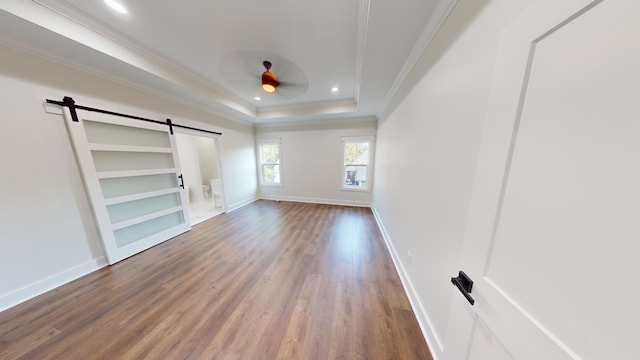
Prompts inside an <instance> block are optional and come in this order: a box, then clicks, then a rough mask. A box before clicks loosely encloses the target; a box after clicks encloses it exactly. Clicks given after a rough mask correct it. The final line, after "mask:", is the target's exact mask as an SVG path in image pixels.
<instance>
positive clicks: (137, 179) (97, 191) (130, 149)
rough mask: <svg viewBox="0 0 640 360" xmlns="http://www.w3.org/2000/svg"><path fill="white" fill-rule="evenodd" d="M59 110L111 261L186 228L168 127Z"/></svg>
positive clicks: (187, 223) (185, 213)
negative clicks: (74, 116) (73, 115)
mask: <svg viewBox="0 0 640 360" xmlns="http://www.w3.org/2000/svg"><path fill="white" fill-rule="evenodd" d="M63 110H64V114H65V122H66V124H67V128H68V129H69V134H70V136H71V140H72V142H73V145H74V149H75V152H76V156H77V159H78V163H79V165H80V169H81V172H82V176H83V178H84V183H85V186H86V189H87V193H88V194H89V197H90V201H91V205H92V207H93V211H94V215H95V218H96V221H97V223H98V227H99V230H100V235H101V237H102V242H103V245H104V249H105V252H106V255H107V260H108V262H109V263H110V264H113V263H116V262H118V261H120V260H122V259H125V258H127V257H129V256H131V255H134V254H136V253H138V252H141V251H143V250H145V249H148V248H150V247H152V246H154V245H157V244H159V243H161V242H163V241H165V240H167V239H170V238H172V237H174V236H176V235H178V234H181V233H183V232H185V231H188V230H189V229H190V225H189V216H188V213H187V211H188V209H187V207H185V206H184V205H183V204H186V203H187V201H186V199H185V193H184V191H181V189H180V185H181V173H180V165H179V161H178V156H177V151H176V144H175V139H174V136H173V135H171V134H170V132H169V127H168V126H165V125H161V124H155V123H150V122H143V121H138V120H133V119H128V118H123V117H118V116H113V115H106V114H102V113H96V112H89V111H83V110H78V111H77V115H78V120H79V121H77V122H74V121H73V119H72V117H71V115H70V112H69V109H68V108H66V107H65V108H63Z"/></svg>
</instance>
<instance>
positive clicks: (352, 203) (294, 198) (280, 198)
mask: <svg viewBox="0 0 640 360" xmlns="http://www.w3.org/2000/svg"><path fill="white" fill-rule="evenodd" d="M260 200H273V201H291V202H302V203H310V204H326V205H340V206H357V207H371V203H370V202H367V201H349V200H338V199H321V198H308V197H299V196H278V195H260Z"/></svg>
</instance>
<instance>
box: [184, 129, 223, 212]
mask: <svg viewBox="0 0 640 360" xmlns="http://www.w3.org/2000/svg"><path fill="white" fill-rule="evenodd" d="M175 135H176V144H177V147H178V156H179V158H180V166H181V170H182V175H183V178H184V185H185V186H184V191H185V193H186V195H187V196H186V198H187V199H188V200H189V202H188V203H189V219H190V221H191V225H195V224H198V223H201V222H203V221H205V220H208V219H211V218H212V217H214V216H217V215H219V214H222V213H223V212H225V203H224V192H223V188H222V174H221V167H220V156H219V149H218V139H217V138H214V137H208V136H199V135H193V134H189V133H176V134H175Z"/></svg>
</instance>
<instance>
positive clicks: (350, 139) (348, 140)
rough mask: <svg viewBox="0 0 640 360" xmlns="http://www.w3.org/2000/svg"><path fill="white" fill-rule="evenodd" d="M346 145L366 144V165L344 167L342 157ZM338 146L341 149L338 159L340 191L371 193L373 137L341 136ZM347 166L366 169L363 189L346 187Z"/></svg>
mask: <svg viewBox="0 0 640 360" xmlns="http://www.w3.org/2000/svg"><path fill="white" fill-rule="evenodd" d="M347 143H367V144H369V160H368V163H367V164H349V165H346V164H345V163H344V155H345V148H346V144H347ZM340 145H341V147H342V150H341V152H340V153H341V155H342V156H341V159H340V163H341V164H340V167H341V168H340V191H355V192H371V189H372V187H373V159H374V151H375V146H374V145H375V137H374V136H373V135H370V136H343V137H341V139H340ZM347 166H366V167H367V184H366V187H365V188H351V187H346V185H345V183H344V179H345V177H346V176H347V174H346V168H347Z"/></svg>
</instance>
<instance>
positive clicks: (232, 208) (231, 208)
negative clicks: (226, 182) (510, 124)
mask: <svg viewBox="0 0 640 360" xmlns="http://www.w3.org/2000/svg"><path fill="white" fill-rule="evenodd" d="M257 200H258V197H257V196H254V197H252V198H249V199H246V200H244V201H240V202H237V203H235V204H231V205H229V206H228V207H227V211H226V212H227V213H230V212H232V211H235V210H238V209H240V208H241V207H243V206H247V205H249V204H251V203H252V202H255V201H257Z"/></svg>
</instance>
